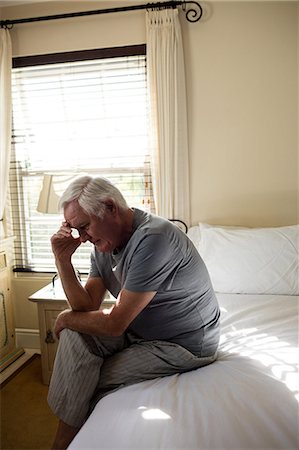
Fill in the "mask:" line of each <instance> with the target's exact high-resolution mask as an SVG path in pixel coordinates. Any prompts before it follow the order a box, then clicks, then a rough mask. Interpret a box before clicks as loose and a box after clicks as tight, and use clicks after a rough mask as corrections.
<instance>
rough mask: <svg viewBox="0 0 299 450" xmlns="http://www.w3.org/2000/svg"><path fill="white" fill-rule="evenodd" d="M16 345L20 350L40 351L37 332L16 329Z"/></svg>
mask: <svg viewBox="0 0 299 450" xmlns="http://www.w3.org/2000/svg"><path fill="white" fill-rule="evenodd" d="M16 345H17V347H21V348H36V349H39V350H40V341H39V330H35V329H28V328H16Z"/></svg>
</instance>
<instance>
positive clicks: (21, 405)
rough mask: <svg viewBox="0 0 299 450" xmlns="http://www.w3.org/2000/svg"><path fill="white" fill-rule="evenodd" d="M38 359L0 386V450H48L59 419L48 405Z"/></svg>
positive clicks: (31, 360) (28, 362)
mask: <svg viewBox="0 0 299 450" xmlns="http://www.w3.org/2000/svg"><path fill="white" fill-rule="evenodd" d="M47 394H48V386H46V385H44V384H43V383H42V369H41V358H40V355H33V356H32V358H30V359H29V360H28V361H27V362H26V363H25V364H24V365H23V366H22V367H21V368H20V369H19V370H18V371H17V372H16V373H14V374H13V375H12V376H11V377H10V378H9V379H8V380H6V381H4V383H2V385H1V390H0V396H1V414H0V415H1V450H23V449H30V450H48V449H50V448H51V445H52V443H53V439H54V435H55V431H56V427H57V424H58V419H57V418H56V417H55V416H54V415H53V413H52V412H51V410H50V408H49V406H48V404H47Z"/></svg>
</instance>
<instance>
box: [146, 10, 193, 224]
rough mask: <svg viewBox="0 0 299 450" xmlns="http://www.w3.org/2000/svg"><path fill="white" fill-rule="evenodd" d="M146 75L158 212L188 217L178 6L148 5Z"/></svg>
mask: <svg viewBox="0 0 299 450" xmlns="http://www.w3.org/2000/svg"><path fill="white" fill-rule="evenodd" d="M146 28H147V71H148V72H147V77H148V83H149V95H150V105H151V125H152V126H151V132H152V137H153V142H152V163H153V164H152V171H153V189H154V197H155V202H156V210H157V214H159V215H161V216H163V217H166V218H168V219H181V220H184V221H185V222H187V224H188V223H189V219H190V199H189V158H188V137H187V107H186V86H185V70H184V55H183V44H182V35H181V28H180V23H179V17H178V10H177V9H164V10H161V11H158V10H156V11H147V13H146Z"/></svg>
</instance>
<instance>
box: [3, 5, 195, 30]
mask: <svg viewBox="0 0 299 450" xmlns="http://www.w3.org/2000/svg"><path fill="white" fill-rule="evenodd" d="M189 4H192V7H191V8H189V9H188V10H186V5H189ZM177 6H182V8H183V11H185V12H186V19H187V20H188V22H197V21H198V20H199V19H200V18H201V16H202V7H201V6H200V4H199V3H197V2H195V1H189V0H186V1H181V0H173V1H166V2H158V3H147V4H144V5H131V6H122V7H118V8H108V9H97V10H92V11H81V12H75V13H65V14H55V15H51V16H42V17H28V18H25V19H13V20H0V27H1V28H7V29H11V28H12V27H13V26H14V25H15V24H19V23H29V22H41V21H44V20H56V19H67V18H70V17H82V16H92V15H96V14H108V13H113V12H123V11H135V10H138V9H164V8H176V7H177Z"/></svg>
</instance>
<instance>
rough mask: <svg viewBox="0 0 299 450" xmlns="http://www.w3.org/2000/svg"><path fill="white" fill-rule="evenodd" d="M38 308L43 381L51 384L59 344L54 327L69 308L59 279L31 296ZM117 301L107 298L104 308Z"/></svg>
mask: <svg viewBox="0 0 299 450" xmlns="http://www.w3.org/2000/svg"><path fill="white" fill-rule="evenodd" d="M29 300H30V301H31V302H35V303H36V304H37V308H38V322H39V333H40V347H41V348H40V349H41V360H42V376H43V383H44V384H49V382H50V378H51V375H52V370H53V364H54V359H55V355H56V350H57V346H58V340H57V339H56V337H55V335H54V332H53V327H54V323H55V320H56V317H57V316H58V314H59V313H60V312H61V311H63V310H64V309H66V308H68V303H67V301H66V297H65V294H64V291H63V289H62V287H61V284H60V282H59V280H58V281H56V282H55V284H54V287H53V284H52V283H50V284H48V285H47V286H45V287H44V288H42V289H40V290H39V291H37V292H35V293H34V294H32V295H31V296H30V297H29ZM114 303H115V299H113V298H111V299H110V298H107V299H105V300H104V301H103V303H102V305H103V307H104V308H109V306H112V305H113V304H114Z"/></svg>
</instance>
